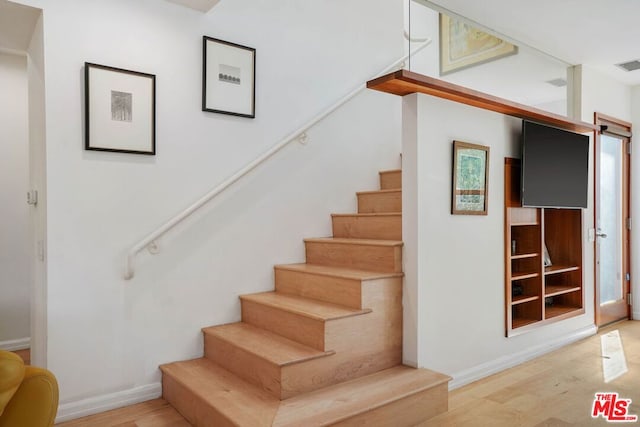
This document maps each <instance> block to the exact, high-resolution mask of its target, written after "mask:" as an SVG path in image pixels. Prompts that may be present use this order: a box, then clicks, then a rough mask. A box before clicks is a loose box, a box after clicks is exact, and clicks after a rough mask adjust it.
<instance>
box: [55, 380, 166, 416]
mask: <svg viewBox="0 0 640 427" xmlns="http://www.w3.org/2000/svg"><path fill="white" fill-rule="evenodd" d="M160 396H162V384H161V383H153V384H148V385H144V386H141V387H136V388H132V389H129V390H123V391H118V392H115V393H109V394H104V395H102V396H95V397H90V398H88V399H82V400H77V401H75V402H68V403H63V404H61V405H60V406H59V407H58V416H57V417H56V423H60V422H63V421H69V420H73V419H75V418H80V417H85V416H87V415H93V414H97V413H99V412H104V411H108V410H111V409H116V408H121V407H123V406H128V405H133V404H135V403H140V402H144V401H147V400H151V399H157V398H158V397H160Z"/></svg>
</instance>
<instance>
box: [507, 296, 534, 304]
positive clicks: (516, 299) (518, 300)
mask: <svg viewBox="0 0 640 427" xmlns="http://www.w3.org/2000/svg"><path fill="white" fill-rule="evenodd" d="M538 298H540V297H539V296H538V295H518V296H515V297H513V298H512V299H511V304H513V305H516V304H523V303H525V302H529V301H535V300H537V299H538Z"/></svg>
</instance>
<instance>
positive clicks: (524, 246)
mask: <svg viewBox="0 0 640 427" xmlns="http://www.w3.org/2000/svg"><path fill="white" fill-rule="evenodd" d="M504 166H505V170H504V172H505V176H504V185H505V188H504V196H505V205H504V220H505V223H504V233H505V234H504V238H505V241H504V252H505V258H504V259H505V308H506V310H505V311H506V313H505V325H506V336H507V337H513V336H516V335H519V334H522V333H525V332H527V331H532V330H534V329H536V328H539V327H541V326H543V325H549V324H551V323H554V322H560V321H563V320H565V319H568V318H570V317H574V316H579V315H581V314H584V312H585V310H584V289H583V286H582V285H583V283H582V280H583V278H582V212H581V211H580V210H579V209H541V208H523V207H522V206H521V204H520V185H519V177H520V162H519V161H517V160H516V159H511V158H507V159H505V164H504ZM525 225H526V226H525ZM545 245H546V248H547V250H548V252H549V255H550V256H551V259H552V260H553V261H554V262H555V263H556V264H554V265H552V266H549V267H547V268H544V267H543V265H542V254H543V253H544V248H545ZM514 248H515V253H512V250H513V249H514Z"/></svg>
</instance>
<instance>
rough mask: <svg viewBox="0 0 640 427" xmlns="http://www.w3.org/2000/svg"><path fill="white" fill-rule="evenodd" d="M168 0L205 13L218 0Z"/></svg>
mask: <svg viewBox="0 0 640 427" xmlns="http://www.w3.org/2000/svg"><path fill="white" fill-rule="evenodd" d="M167 1H168V2H171V3H175V4H179V5H180V6H185V7H188V8H190V9H195V10H199V11H200V12H204V13H207V12H209V11H210V10H211V9H212V8H213V6H215V5H216V4H217V3H218V2H219V1H220V0H167Z"/></svg>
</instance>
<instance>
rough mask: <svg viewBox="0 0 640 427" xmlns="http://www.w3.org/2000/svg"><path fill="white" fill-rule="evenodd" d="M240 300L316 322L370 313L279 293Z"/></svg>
mask: <svg viewBox="0 0 640 427" xmlns="http://www.w3.org/2000/svg"><path fill="white" fill-rule="evenodd" d="M240 299H242V300H246V301H252V302H255V303H258V304H263V305H267V306H270V307H274V308H277V309H280V310H284V311H288V312H290V313H295V314H299V315H302V316H305V317H309V318H312V319H316V320H321V321H327V320H336V319H342V318H345V317H351V316H359V315H361V314H366V313H370V312H371V310H369V309H355V308H349V307H345V306H341V305H336V304H330V303H327V302H323V301H319V300H314V299H310V298H304V297H299V296H296V295H289V294H282V293H278V292H262V293H258V294H249V295H241V296H240Z"/></svg>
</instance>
